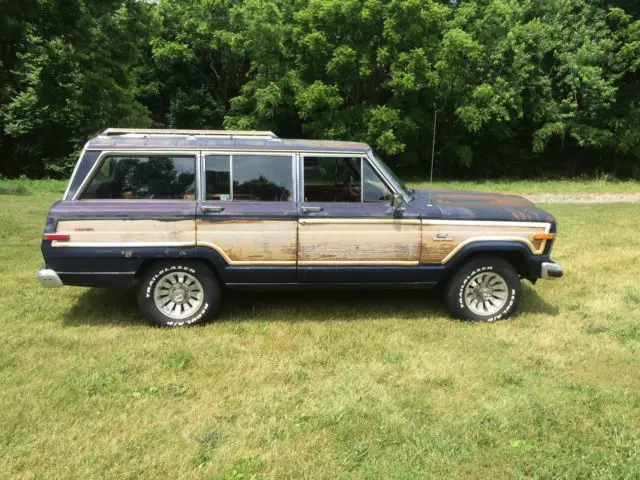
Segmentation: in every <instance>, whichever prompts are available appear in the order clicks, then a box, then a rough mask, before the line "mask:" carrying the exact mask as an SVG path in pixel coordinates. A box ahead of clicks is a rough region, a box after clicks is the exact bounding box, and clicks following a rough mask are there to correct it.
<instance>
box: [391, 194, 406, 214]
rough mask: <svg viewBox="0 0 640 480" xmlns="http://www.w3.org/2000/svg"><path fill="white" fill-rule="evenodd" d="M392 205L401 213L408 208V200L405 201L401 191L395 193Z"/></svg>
mask: <svg viewBox="0 0 640 480" xmlns="http://www.w3.org/2000/svg"><path fill="white" fill-rule="evenodd" d="M391 206H392V207H393V209H394V210H395V211H396V212H397V213H399V212H403V211H404V210H405V209H406V208H407V202H405V201H404V197H403V196H402V194H400V193H394V194H393V197H392V198H391Z"/></svg>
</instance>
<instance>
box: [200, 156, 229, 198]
mask: <svg viewBox="0 0 640 480" xmlns="http://www.w3.org/2000/svg"><path fill="white" fill-rule="evenodd" d="M204 165H205V179H206V192H207V193H206V199H207V200H231V157H230V156H229V155H207V156H206V157H205V161H204Z"/></svg>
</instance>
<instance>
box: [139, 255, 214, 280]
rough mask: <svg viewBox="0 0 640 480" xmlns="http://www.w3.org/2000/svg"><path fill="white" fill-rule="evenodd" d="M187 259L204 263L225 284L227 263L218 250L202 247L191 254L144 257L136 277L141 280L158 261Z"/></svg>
mask: <svg viewBox="0 0 640 480" xmlns="http://www.w3.org/2000/svg"><path fill="white" fill-rule="evenodd" d="M182 253H185V254H184V255H182ZM187 260H188V261H191V262H199V263H201V264H203V265H204V266H206V267H207V268H208V269H209V270H211V272H212V273H213V275H215V277H216V279H217V280H218V282H219V283H220V284H221V285H224V284H225V281H224V277H223V272H224V269H225V267H226V265H227V263H226V262H225V260H224V259H223V258H222V256H221V255H220V254H219V253H218V252H216V251H214V250H211V249H209V248H207V249H204V248H202V247H197V248H196V251H195V252H193V253H191V252H189V254H186V252H179V253H178V254H174V255H167V256H162V257H160V256H158V257H148V258H144V259H142V261H141V263H140V265H139V266H138V269H137V270H136V273H135V275H134V278H136V279H138V280H139V279H140V278H142V277H143V276H144V274H145V273H146V272H147V270H148V269H149V268H151V267H152V266H153V265H154V264H156V263H158V262H166V261H187Z"/></svg>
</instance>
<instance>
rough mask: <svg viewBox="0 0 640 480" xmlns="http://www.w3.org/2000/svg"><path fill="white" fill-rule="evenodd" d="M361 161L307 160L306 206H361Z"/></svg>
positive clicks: (313, 158) (351, 158)
mask: <svg viewBox="0 0 640 480" xmlns="http://www.w3.org/2000/svg"><path fill="white" fill-rule="evenodd" d="M360 187H361V182H360V158H358V157H305V158H304V201H305V202H360V200H361V197H360V190H361V188H360Z"/></svg>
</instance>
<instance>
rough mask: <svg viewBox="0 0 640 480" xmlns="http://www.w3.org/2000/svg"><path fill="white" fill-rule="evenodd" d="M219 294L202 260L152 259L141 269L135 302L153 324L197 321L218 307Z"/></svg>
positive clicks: (167, 324) (191, 322)
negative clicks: (146, 267) (154, 260)
mask: <svg viewBox="0 0 640 480" xmlns="http://www.w3.org/2000/svg"><path fill="white" fill-rule="evenodd" d="M221 294H222V292H221V289H220V285H219V283H218V281H217V279H216V277H215V276H214V275H213V272H211V270H210V269H209V268H207V267H206V266H205V265H203V264H202V263H200V262H195V261H179V260H175V261H170V260H169V261H162V262H157V263H154V264H153V265H152V266H151V267H150V268H149V269H148V270H147V271H146V272H145V273H144V275H143V276H142V278H141V281H140V286H139V289H138V305H139V307H140V310H141V311H142V313H143V314H144V315H145V317H147V319H148V320H149V321H150V322H151V323H152V324H154V325H157V326H161V327H181V326H188V325H198V324H202V323H205V322H207V321H208V320H209V319H211V317H212V316H213V315H214V314H215V313H216V312H217V311H218V309H219V307H220V301H221Z"/></svg>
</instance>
